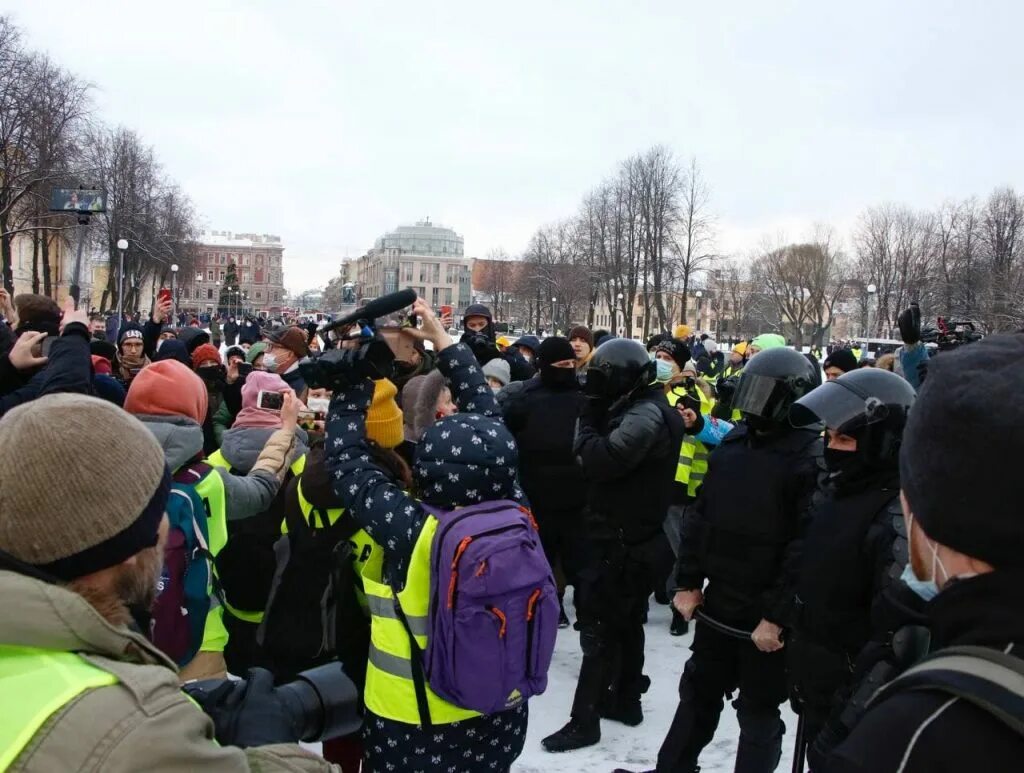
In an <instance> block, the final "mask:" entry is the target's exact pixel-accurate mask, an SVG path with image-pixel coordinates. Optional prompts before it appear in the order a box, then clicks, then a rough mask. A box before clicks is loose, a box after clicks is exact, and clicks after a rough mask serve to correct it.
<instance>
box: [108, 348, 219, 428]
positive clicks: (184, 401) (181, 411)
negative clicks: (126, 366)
mask: <svg viewBox="0 0 1024 773" xmlns="http://www.w3.org/2000/svg"><path fill="white" fill-rule="evenodd" d="M208 405H209V398H208V397H207V395H206V385H205V384H204V383H203V380H202V379H201V378H199V376H197V375H196V374H195V372H194V371H192V370H191V369H190V368H188V367H187V366H185V365H182V364H181V363H180V362H178V361H177V360H163V361H161V362H154V363H153V364H152V365H148V366H146V367H145V368H143V369H142V370H141V371H139V375H137V376H136V377H135V378H134V379H133V380H132V385H131V386H130V387H129V388H128V395H127V397H125V399H124V409H125V410H126V411H128V413H134V414H135V415H137V416H184V417H186V418H189V419H192V421H194V422H195V423H196V424H202V423H203V422H204V421H205V420H206V410H207V407H208Z"/></svg>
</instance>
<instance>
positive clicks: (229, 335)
mask: <svg viewBox="0 0 1024 773" xmlns="http://www.w3.org/2000/svg"><path fill="white" fill-rule="evenodd" d="M237 340H238V323H237V322H232V321H230V320H229V321H227V322H225V323H224V343H226V344H227V345H228V346H234V345H235V342H236V341H237Z"/></svg>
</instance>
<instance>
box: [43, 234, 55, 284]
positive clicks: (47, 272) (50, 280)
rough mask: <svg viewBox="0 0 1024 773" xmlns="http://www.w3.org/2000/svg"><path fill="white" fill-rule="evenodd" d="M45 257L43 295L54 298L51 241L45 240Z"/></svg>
mask: <svg viewBox="0 0 1024 773" xmlns="http://www.w3.org/2000/svg"><path fill="white" fill-rule="evenodd" d="M40 246H41V247H42V253H43V255H42V257H43V295H47V296H50V297H51V298H52V297H53V276H52V274H51V269H50V240H49V238H44V239H43V243H42V245H40Z"/></svg>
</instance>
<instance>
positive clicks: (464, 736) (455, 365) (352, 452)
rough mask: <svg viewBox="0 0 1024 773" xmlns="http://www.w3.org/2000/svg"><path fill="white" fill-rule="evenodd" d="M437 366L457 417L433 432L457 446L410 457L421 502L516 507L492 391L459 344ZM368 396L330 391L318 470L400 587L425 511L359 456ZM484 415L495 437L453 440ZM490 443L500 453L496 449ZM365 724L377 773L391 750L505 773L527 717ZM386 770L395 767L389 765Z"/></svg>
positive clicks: (429, 766) (438, 765) (425, 765)
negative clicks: (487, 498)
mask: <svg viewBox="0 0 1024 773" xmlns="http://www.w3.org/2000/svg"><path fill="white" fill-rule="evenodd" d="M438 368H439V370H440V371H441V373H443V374H444V375H445V376H447V377H448V379H449V381H450V383H451V384H452V389H453V391H454V393H455V400H456V403H457V404H458V406H459V411H460V413H459V414H458V415H457V417H451V418H449V419H447V420H446V421H447V422H448V425H447V426H448V427H450V428H451V429H450V431H449V430H448V429H445V430H441V429H439V428H435V429H437V431H438V432H441V431H446V432H450V435H449V436H448V437H447V438H446V439H445V441H444V442H445V443H452V444H456V445H458V448H459V452H458V453H457V454H453V453H452V450H453V447H449V448H447V449H443V448H432V447H431V446H432V443H430V442H428V438H430V437H431V436H430V434H429V433H428V435H427V436H426V437H425V438H424V442H423V443H421V444H420V447H419V449H418V451H417V457H416V462H417V464H416V465H415V466H414V476H415V477H416V480H417V487H418V489H419V490H421V491H423V492H424V498H425V499H427V500H428V501H429V502H431V503H432V504H436V505H438V506H442V507H444V506H448V505H444V504H442V501H443V497H445V496H446V495H451V496H455V497H458V498H461V499H462V500H463V501H465V500H467V499H470V500H472V499H473V497H474V496H476V497H480V496H483V495H485V492H486V494H489V495H491V497H492V498H494V499H517V500H520V501H522V499H523V497H522V493H521V491H520V490H519V489H518V486H516V485H515V476H514V464H515V451H516V444H515V441H514V440H512V439H511V438H510V436H509V434H508V432H507V431H506V430H505V429H504V427H501V428H500V431H499V428H498V427H497V426H495V422H494V421H493V419H494V418H496V417H497V416H498V410H497V404H496V403H495V401H494V393H493V392H492V391H491V389H490V387H488V386H487V384H486V383H485V381H484V377H483V373H482V372H481V369H480V367H479V365H478V363H477V362H476V360H475V358H474V357H473V354H472V352H471V351H470V349H469V348H468V347H467V346H466V345H464V344H457V345H455V346H450V347H448V348H447V349H445V350H444V351H442V352H440V354H439V356H438ZM373 392H374V385H373V382H372V381H370V380H368V379H367V380H364V381H361V382H359V383H357V384H354V385H353V386H351V387H349V388H348V389H345V390H338V391H335V393H334V396H333V398H332V401H331V410H330V414H329V419H328V422H327V444H326V449H327V457H326V467H327V471H328V473H329V474H330V476H331V479H332V481H333V487H334V495H335V497H336V499H337V501H339V502H341V503H342V505H343V506H344V507H345V509H346V510H347V511H348V512H349V513H350V514H351V517H352V518H353V519H354V520H355V521H356V522H357V523H358V524H359V525H360V526H361V527H362V528H363V529H365V530H366V532H367V533H368V534H369V535H370V537H371V538H372V539H373V540H374V542H376V543H377V544H379V545H380V546H381V547H382V548H384V570H383V572H384V575H385V576H386V577H389V578H390V581H391V582H392V583H394V584H395V585H396V586H398V587H401V586H403V585H404V583H405V576H406V569H407V566H408V562H409V559H410V557H411V555H412V551H413V547H414V546H415V544H416V541H417V539H418V538H419V536H420V532H421V531H422V528H423V524H424V522H425V520H426V518H427V513H426V511H425V510H424V509H423V507H422V505H421V504H420V502H419V500H417V499H415V498H413V497H411V496H410V495H409V494H407V493H406V492H405V491H404V490H402V489H401V488H400V487H399V486H397V485H396V484H395V483H394V482H392V480H391V478H390V477H389V476H388V475H387V474H386V473H385V471H384V470H382V469H381V468H380V467H378V466H377V465H376V464H374V462H373V461H372V460H371V459H370V457H369V455H368V453H367V448H366V411H367V409H368V408H369V406H370V402H371V400H372V399H373ZM484 417H487V418H490V419H492V421H489V422H486V423H485V424H483V425H481V428H482V427H488V432H493V433H494V435H493V436H492V435H490V434H488V435H487V437H488V441H487V442H484V441H482V440H480V434H472V437H475V438H477V440H480V442H479V443H476V444H474V443H473V442H462V441H461V440H460V433H466V434H467V437H468V436H469V434H471V433H470V432H467V430H465V429H464V427H463V426H462V424H463V423H464V424H465V425H467V426H469V425H477V424H478V423H480V422H482V421H483V419H484ZM460 421H461V423H460ZM492 438H493V440H492ZM506 438H507V441H506ZM499 443H500V446H501V448H502V449H504V451H500V450H499V449H498V444H499ZM506 443H507V447H506ZM500 454H507V458H508V463H507V465H506V464H505V463H504V462H502V461H501V460H502V459H504V458H505V456H503V455H500ZM485 456H486V458H485ZM505 472H508V476H507V477H504V475H503V473H505ZM491 473H495V474H491ZM499 475H501V477H499ZM435 485H436V486H437V488H436V489H435V488H434V486H435ZM438 492H441V493H438ZM471 492H479V493H477V494H473V493H471ZM475 501H482V500H480V499H479V498H478V499H476V500H475ZM366 722H367V735H366V736H365V742H366V747H367V754H368V759H369V760H370V761H371V764H379V765H381V767H375V768H374V769H375V770H382V769H384V766H385V765H386V766H387V769H389V770H390V769H392V768H391V765H392V764H396V763H391V762H390V761H388V760H389V756H393V755H394V754H395V752H396V750H397V749H398V747H400V746H401V748H402V749H408V750H413V752H412V753H413V754H414V755H415V757H416V769H426V770H432V771H448V770H508V769H509V767H510V766H511V764H512V762H513V761H514V760H515V758H516V757H517V756H518V754H519V751H520V750H521V748H522V745H521V740H519V739H522V738H525V735H526V723H527V710H526V707H525V706H519V707H517V708H516V709H513V710H510V711H505V712H501V713H499V714H495V715H489V716H481V717H474V718H472V719H468V720H464V721H461V722H458V723H453V724H446V725H437V726H434V727H433V728H421V727H419V726H417V725H412V724H407V723H403V722H397V721H393V720H390V719H386V718H383V717H379V716H375V715H374V714H372V713H368V716H367V719H366ZM498 727H500V728H502V729H503V730H504V731H506V732H505V733H504V734H503V735H501V736H500V737H499V736H498V735H495V733H496V732H497V731H496V730H495V728H498ZM492 741H493V743H492ZM406 754H408V752H406ZM469 758H472V759H473V764H472V766H469V765H468V763H467V761H466V760H467V759H469ZM395 759H396V760H398V759H399V758H395ZM428 761H429V762H428ZM394 769H396V770H400V769H402V767H401V765H400V764H396V767H395V768H394Z"/></svg>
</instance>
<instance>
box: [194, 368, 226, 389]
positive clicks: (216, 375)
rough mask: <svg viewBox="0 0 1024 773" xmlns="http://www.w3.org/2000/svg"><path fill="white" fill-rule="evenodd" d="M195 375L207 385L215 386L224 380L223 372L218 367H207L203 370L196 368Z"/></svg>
mask: <svg viewBox="0 0 1024 773" xmlns="http://www.w3.org/2000/svg"><path fill="white" fill-rule="evenodd" d="M196 373H198V374H199V378H201V379H202V380H203V381H204V382H205V383H206V384H208V385H214V384H217V383H218V382H219V381H221V380H223V378H224V371H223V369H222V368H221V366H220V365H207V366H206V367H205V368H198V369H197V370H196Z"/></svg>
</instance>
